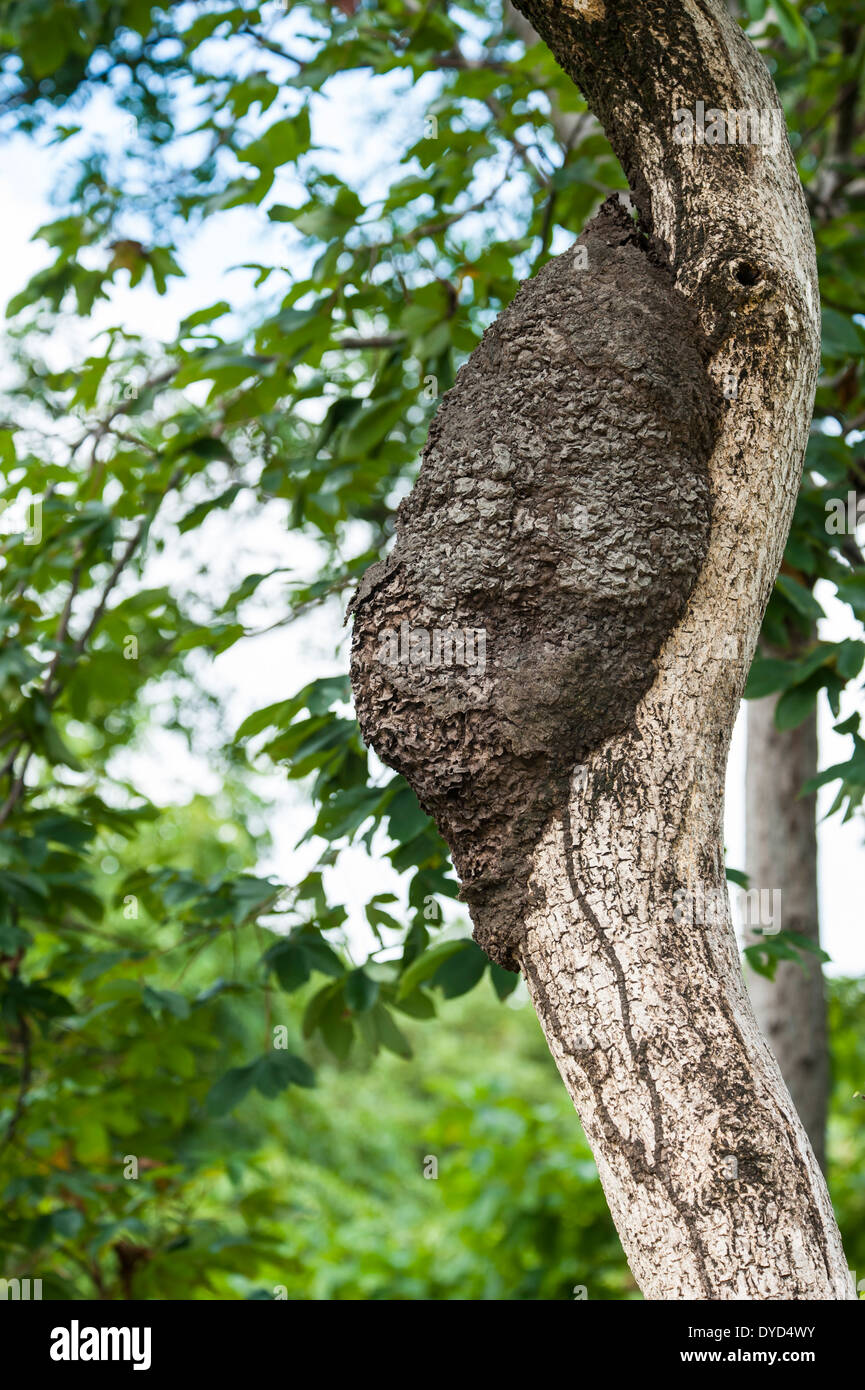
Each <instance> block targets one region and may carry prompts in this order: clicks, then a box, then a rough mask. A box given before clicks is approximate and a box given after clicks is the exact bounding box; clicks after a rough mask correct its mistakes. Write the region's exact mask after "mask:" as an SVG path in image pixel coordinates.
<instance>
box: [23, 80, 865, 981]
mask: <svg viewBox="0 0 865 1390" xmlns="http://www.w3.org/2000/svg"><path fill="white" fill-rule="evenodd" d="M364 85H365V79H364V78H363V76H362V75H351V76H350V77H349V76H348V75H346V77H345V78H343V79H341V80H339V81H338V82H337V83H335V84H333V89H332V90H333V95H332V97H331V100H330V101H329V102H327V103H325V102H319V103H318V104H317V107H316V108H315V110H314V113H313V122H314V126H313V128H314V132H315V136H316V139H317V141H318V142H320V143H323V144H326V145H328V146H329V147H331V149H332V151H333V156H332V157H333V161H334V167H335V168H336V169H338V170H339V172H341V173H343V174H345V173H346V171H347V170H354V171H355V172H356V171H357V170H358V169H359V168H362V167H363V164H364V161H365V160H367V158H368V155H367V153H366V151H368V149H369V142H370V138H371V136H372V134H373V133H374V137H375V142H376V157H377V159H379V160H380V158H381V154H382V141H387V140H388V138H389V133H388V131H387V128H386V123H385V128H384V129H383V128H382V125H381V121H380V120H379V121H378V122H376V119H375V118H376V112H375V110H374V109H371V106H372V104H371V103H370V102H369V99H368V93H367V92H365V90H364ZM413 97H414V105H415V110H414V112H412V111H411V109H409V108H407V106H406V103H405V101H404V100H402V101H401V102H400V103H397V104H396V105H395V106H393V107H392V109H394V110H398V112H399V115H398V120H399V131H398V133H397V132H395V131H394V132H393V133H392V138H393V142H394V147H395V148H396V144H397V143H400V144H401V143H402V141H403V137H404V132H405V122H406V120H409V119H411V118H412V116H413V115H414V116H420V114H421V112H422V94H417V93H414V94H413ZM361 112H365V113H366V114H365V116H363V117H362V116H361V115H360V114H359V113H361ZM379 115H381V113H380V112H379ZM88 119H89V121H92V122H96V121H98V119H99V113H98V112H95V113H91V115H90V116H89V118H88ZM373 123H374V124H373ZM105 128H106V130H110V129H111V127H110V126H106V127H105ZM107 138H111V136H108V137H107ZM61 157H62V156H61V154H60V153H59V152H58V151H57V150H53V151H52V150H47V149H45V148H39V149H37V150H34V145H33V141H32V140H30V139H28V138H25V137H15V138H13V139H11V140H7V141H6V142H5V143H4V144H3V146H2V158H0V206H2V207H3V209H4V212H3V232H2V237H3V256H2V257H0V305H3V306H5V304H6V302H7V300H8V299H9V298H10V297H11V296H12V295H13V294H15V293H17V292H18V291H19V290H20V289H21V287H22V286H23V284H25V283H26V280H27V279H28V278H29V276H30V275H32V274H33V273H34V272H35V271H36V270H38V269H39V268H40V267H41V266H43V265H44V264H46V263H47V261H48V259H49V255H48V252H47V248H46V247H45V246H44V244H42V243H40V242H36V241H33V240H32V238H33V234H34V232H35V230H36V228H37V227H38V226H39V225H40V224H41V223H43V222H46V221H49V220H51V218H52V216H54V215H56V214H55V213H54V212H53V210H52V207H51V204H50V201H49V200H50V193H51V188H52V186H53V184H54V181H55V180H56V178H57V174H58V168H59V161H60V159H61ZM279 197H280V199H281V200H283V201H297V200H296V199H292V198H291V197H290V196H288V197H286V191H285V189H281V190H280V194H279ZM231 219H232V225H231V227H230V229H229V227H228V219H227V218H225V217H224V216H221V217H219V218H215V219H213V221H212V223H205V224H204V226H203V227H202V229H201V230H200V231H199V232H197V233H196V234H195V236H194V239H193V241H192V242H191V243H189V244H187V245H186V247H185V248H184V250H183V251H182V253H181V255H180V257H179V259H180V261H181V264H183V266H184V269H185V270H186V272H187V276H186V278H185V279H182V280H177V279H171V280H169V290H168V293H167V294H166V295H165V296H163V297H161V298H160V297H159V296H157V295H156V293H155V291H153V290H152V289H150V288H149V287H148V286H146V285H141V286H139V287H137V288H136V289H135V290H134V291H130V290H128V289H126V288H125V287H123V286H118V287H117V288H116V290H115V292H114V294H113V296H112V298H111V300H110V301H109V303H107V304H105V305H97V307H96V310H95V312H94V316H93V321H92V327H93V332H94V333H96V332H98V330H99V328H100V327H101V326H103V325H105V324H108V323H112V322H118V321H122V322H124V323H125V324H126V325H127V326H128V327H129V328H131V329H133V330H136V331H138V332H140V333H142V334H145V335H151V334H152V335H153V336H154V337H155V338H157V339H161V338H163V336H165V335H167V334H170V333H171V332H172V326H173V325H174V324H175V323H179V321H180V320H181V319H182V318H183V317H184V315H185V314H188V313H190V312H191V311H192V310H194V309H196V308H200V307H201V306H202V305H203V304H209V303H212V302H214V301H216V300H218V299H223V298H224V299H227V300H228V301H229V302H237V298H238V296H241V295H242V294H244V293H245V290H246V288H247V286H248V283H249V281H248V277H247V276H246V273H245V272H241V271H237V270H232V268H231V267H233V266H235V265H236V263H237V261H238V260H256V259H258V258H259V254H258V253H259V248H260V246H261V237H262V228H261V219H260V216H258V215H256V214H255V213H254V212H252V211H250V210H247V209H237V210H235V212H234V213H232V214H231ZM269 235H270V236H272V237H273V238H278V237H279V232H278V231H277V230H274V231H273V232H272V233H269ZM256 243H257V244H256ZM239 247H240V248H242V254H241V255H238V248H239ZM261 258H262V259H263V258H264V257H261ZM194 538H195V539H194V546H195V547H197V550H193V549H191V548H190V546H189V545H187V547H186V548H185V549H182V550H180V551H177V550H174V551H170V552H166V553H165V554H164V555H163V556H161V557H159V558H158V559H156V560H154V562H153V567H152V573H149V574H148V583H154V584H161V583H172V584H175V585H177V584H181V585H185V586H186V587H188V586H189V584H190V583H194V570H195V568H197V565H198V564H199V563H200V562H201V560H202V558H204V552H206V559H207V563H208V565H209V566H212V567H214V568H215V570H216V572H217V574H218V572H219V565H220V557H223V556H225V557H230V562H227V563H228V568H226V585H228V584H229V583H230V578H229V569H230V571H231V572H232V573H233V572H234V570H235V568H236V569H237V570H240V571H242V573H244V574H245V573H248V572H250V571H251V570H255V571H259V572H260V571H261V570H262V569H263V568H264V567H265V566H264V564H263V563H262V561H263V560H265V557H269V558H270V561H271V563H272V564H273V565H290V566H292V567H293V568H296V569H297V570H299V571H305V570H309V569H310V568H311V567H312V566H313V565H314V562H315V553H316V552H315V547H314V545H313V543H312V542H310V541H306V540H305V539H304V538H303V537H299V536H298V535H297V534H296V533H288V532H287V531H286V528H285V526H284V523H283V513H282V510H281V506H280V505H279V504H275V505H274V506H272V507H270V508H265V509H264V511H262V510H261V509H260V508H256V510H255V511H254V512H252V511H250V513H249V515H248V516H247V517H245V518H240V517H238V515H237V513H236V512H235V511H234V510H232V513H231V515H227V514H225V513H223V512H215V513H212V514H211V516H210V517H209V518H208V520H207V522H206V523H205V525H204V527H202V528H200V529H199V530H197V531H196V532H195V533H194ZM247 560H248V562H247ZM817 597H818V599H819V600H820V602H821V603H822V604H823V607H824V610H825V611H826V614H827V617H826V620H825V622H824V623H823V624H822V625H821V631H820V635H821V637H823V638H824V639H826V640H833V641H835V640H839V639H840V638H841V637H844V636H861V631H857V628H856V624H855V621H854V619H853V617H852V614H851V613H850V612H849V610H848V609H847V608H846V607H845V606H844V605H842V604H840V603H839V602H838V601H837V600H836V599H835V597H834V590H833V588H832V586H831V585H829V584H826V583H821V584H820V585H819V586H818V589H817ZM271 601H273V600H271ZM273 620H274V614H273V613H271V614H270V621H271V622H272V621H273ZM346 641H347V637H346V630H345V629H344V628H343V627H342V610H341V606H340V604H339V603H338V602H333V603H330V604H329V605H327V606H326V607H324V608H323V609H322V610H320V611H318V612H316V613H314V614H311V615H310V616H309V617H307V618H304V619H301V620H299V621H298V622H297V623H295V624H294V625H292V626H291V627H288V628H279V629H277V630H276V631H273V632H271V633H268V634H266V635H263V636H261V637H257V638H254V639H249V638H247V639H245V640H244V641H242V642H241V643H239V644H237V646H236V647H234V648H230V649H229V650H228V651H226V652H224V653H223V654H222V655H220V656H218V657H217V658H216V659H215V660H214V661H213V663H212V665H211V667H210V669H209V671H208V673H207V675H206V677H205V679H206V682H207V685H208V687H209V689H211V690H212V691H214V692H218V693H219V695H220V697H221V698H222V700H223V701H224V703H225V706H226V708H227V711H228V714H229V722H230V724H231V726H232V727H236V726H237V725H238V724H239V723H240V722H241V720H242V719H243V718H245V716H246V715H247V714H250V713H251V712H252V711H253V710H256V709H259V708H261V707H262V706H264V705H267V704H270V703H273V702H275V701H277V700H282V699H285V698H287V697H288V696H289V695H292V694H294V693H295V691H296V690H298V689H299V688H300V686H301V685H302V684H304V683H305V682H306V681H308V680H313V679H315V678H317V677H319V676H325V675H333V674H337V673H338V672H342V671H345V670H346V669H347V664H348V658H347V648H346ZM858 694H859V692H858V691H855V692H853V694H852V695H847V697H846V701H845V705H844V707H843V708H842V716H843V715H844V714H846V713H849V712H851V710H852V708H853V707H854V704H855V701H856V699H857V697H858ZM820 700H821V703H820V747H821V766H828V765H829V764H831V763H834V762H837V761H840V760H842V759H843V758H845V757H847V756H848V741H847V740H846V739H843V738H841V737H840V736H839V735H837V734H835V733H834V732H833V730H832V724H833V723H834V722H835V720H834V718H833V716H832V715H831V714H830V711H829V709H828V705H827V704H826V701H825V697H824V696H821V697H820ZM745 717H746V716H745V708H744V707H743V710H742V712H740V717H739V720H738V722H737V725H736V729H735V732H734V736H733V743H732V748H731V753H730V760H729V766H728V775H727V789H726V803H725V840H726V848H727V860H728V864H729V865H730V866H731V867H733V868H743V867H744V863H745V853H744V836H745V825H744V806H745V798H744V780H745ZM132 770H133V771H134V776H135V779H136V785H138V786H139V787H140V789H141V791H142V792H143V793H144V794H145V795H147V796H149V797H150V798H152V799H153V800H155V801H157V802H167V801H169V800H172V799H181V800H185V799H186V798H187V797H189V796H192V795H194V794H195V793H203V794H205V795H207V794H210V793H213V792H215V791H216V790H217V788H218V779H217V778H216V777H215V775H214V774H213V773H212V772H211V770H210V768H209V767H208V765H207V763H206V761H205V760H203V759H200V758H196V757H194V756H193V755H191V754H190V753H189V752H188V750H187V748H186V746H185V744H184V743H183V741H182V740H181V739H180V737H179V736H178V735H172V734H168V733H167V732H165V731H160V730H158V729H156V728H154V729H152V730H151V733H150V739H149V746H148V747H147V750H146V752H145V753H143V754H139V755H136V758H135V763H134V768H133V769H132ZM261 790H263V791H264V792H265V793H266V794H267V795H269V796H270V797H271V798H272V801H273V811H272V818H271V821H270V830H271V835H272V838H273V847H272V851H271V852H270V854H269V855H268V858H267V860H266V861H265V862H264V863H263V864H262V865H261V866H260V871H261V872H264V873H272V874H273V875H274V876H275V877H277V878H279V879H280V880H281V881H282V882H285V883H292V882H297V881H298V879H299V878H300V877H302V876H303V874H304V873H305V872H306V871H307V870H308V869H309V868H310V867H311V866H312V864H313V863H314V861H315V860H316V858H317V849H316V846H315V845H309V844H308V845H305V846H303V847H302V848H301V849H297V848H296V847H295V846H296V843H297V841H298V839H299V838H300V836H301V835H302V833H303V832H304V831H305V829H306V828H307V825H308V823H309V812H308V809H307V806H306V803H305V801H304V797H303V791H302V788H300V787H298V786H297V785H296V784H295V783H289V782H286V781H285V779H284V778H282V777H281V776H278V775H274V776H273V777H271V778H269V779H267V781H266V783H265V784H264V785H263V787H262V788H261ZM833 796H834V791H833V789H832V788H831V787H829V788H823V789H822V791H821V793H820V799H819V808H818V813H819V816H820V817H821V818H822V817H823V816H824V815H825V813H826V811H827V810H828V808H829V806H830V805H831V802H832V799H833ZM818 839H819V890H820V915H821V926H822V932H823V944H824V948H825V949H826V950H827V951H828V953H829V955H830V956H831V958H832V961H831V964H830V965H829V966H828V967H827V969H828V970H830V971H831V972H832V973H837V974H857V975H858V974H863V973H865V930H863V927H862V912H861V909H860V902H861V899H862V895H863V887H865V843H863V842H865V824H863V820H862V819H861V818H859V817H856V818H854V819H853V820H852V821H851V822H849V823H848V824H847V825H842V824H841V821H840V819H839V817H838V816H834V817H832V818H831V819H829V820H823V819H821V820H820V824H819V827H818ZM328 877H329V884H328V886H329V889H330V895H331V900H332V901H336V902H342V903H344V904H345V905H346V907H347V908H348V910H349V925H350V928H351V940H352V943H353V945H354V947H355V949H356V950H357V954H358V959H362V958H363V955H364V954H365V948H366V946H367V945H368V941H369V938H368V934H367V929H366V927H365V924H364V922H363V918H362V908H363V905H364V904H365V903H366V902H367V901H368V900H369V898H370V896H371V895H372V894H373V893H380V892H388V891H393V892H396V893H397V894H398V895H399V896H400V897H401V898H402V897H404V892H405V885H404V884H403V883H402V881H401V880H400V879H399V877H398V876H397V875H396V874H395V873H394V872H393V871H392V869H391V867H390V865H389V864H388V863H387V862H386V861H382V860H377V859H376V858H375V857H372V856H369V855H367V853H366V852H365V850H364V849H362V848H359V849H351V848H350V849H348V850H347V851H345V852H343V853H342V854H341V855H340V858H339V862H338V864H337V866H335V867H334V868H333V869H331V870H328ZM772 886H775V885H772ZM777 886H778V887H780V888H781V889H782V890H783V885H777ZM733 898H734V916H735V912H736V903H735V894H734V895H733Z"/></svg>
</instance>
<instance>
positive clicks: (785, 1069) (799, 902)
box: [745, 696, 829, 1171]
mask: <svg viewBox="0 0 865 1390" xmlns="http://www.w3.org/2000/svg"><path fill="white" fill-rule="evenodd" d="M777 702H778V700H777V696H770V697H769V698H768V699H765V700H754V701H752V702H751V703H750V704H749V705H748V753H747V770H746V796H745V820H746V855H745V871H746V873H747V875H748V880H749V884H750V886H751V888H752V889H753V888H761V887H766V888H772V889H774V888H780V889H781V892H782V912H783V918H782V927H783V930H784V931H792V932H798V933H800V934H801V935H802V936H806V937H808V939H809V940H810V941H813V942H814V944H815V946H819V944H820V920H819V909H818V902H817V825H816V818H817V797H816V795H811V796H800V795H799V793H800V792H801V790H802V787H803V786H804V785H805V783H806V782H807V781H808V780H809V779H810V778H812V777H814V776H815V775H816V772H817V715H816V711H815V712H814V713H813V714H811V715H809V717H808V718H807V719H806V720H805V721H804V723H802V724H800V725H799V727H798V728H796V729H787V730H779V729H776V728H775V706H776V705H777ZM760 939H761V937H760V934H759V932H756V931H754V930H753V929H748V930H747V931H746V942H747V944H749V945H753V944H756V943H759V941H760ZM745 977H746V980H747V984H748V993H749V995H750V997H751V1003H752V1004H753V1006H754V1012H755V1013H756V1015H757V1022H758V1023H759V1025H760V1028H761V1030H762V1033H763V1036H764V1037H765V1038H766V1039H767V1041H768V1043H769V1046H770V1047H771V1049H772V1051H773V1053H774V1054H775V1057H776V1059H777V1062H778V1065H779V1067H780V1068H781V1075H782V1076H783V1077H784V1080H785V1081H786V1083H787V1087H788V1089H789V1091H790V1095H791V1096H792V1098H793V1103H794V1105H795V1106H796V1110H797V1111H798V1114H799V1118H800V1119H801V1121H802V1123H803V1125H804V1126H805V1130H806V1132H807V1134H808V1138H809V1139H810V1141H811V1147H812V1148H813V1150H814V1153H815V1156H816V1158H817V1161H818V1163H819V1164H820V1167H821V1168H823V1169H824V1171H825V1168H826V1110H827V1103H828V1093H829V1056H828V1048H827V1037H826V992H825V987H824V981H823V968H822V966H821V963H820V960H819V958H817V957H816V956H812V955H810V954H808V953H803V954H802V957H801V964H799V963H798V962H795V961H785V960H782V961H779V963H778V965H777V967H776V970H775V975H774V978H773V979H772V980H769V979H767V978H766V976H765V975H760V974H758V973H757V972H756V971H754V970H746V972H745Z"/></svg>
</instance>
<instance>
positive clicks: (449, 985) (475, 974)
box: [432, 941, 488, 999]
mask: <svg viewBox="0 0 865 1390" xmlns="http://www.w3.org/2000/svg"><path fill="white" fill-rule="evenodd" d="M487 964H488V959H487V957H486V956H485V955H484V953H483V951H482V950H481V948H480V946H478V945H477V944H476V943H475V942H474V941H464V942H462V945H461V949H460V950H459V951H455V952H454V953H453V955H451V956H449V957H448V959H447V960H445V961H443V962H442V964H441V965H440V966H439V967H438V969H437V970H436V973H435V974H434V975H433V978H432V984H433V987H434V988H438V989H440V990H441V991H442V994H443V995H444V997H445V999H455V998H457V996H458V995H460V994H468V992H469V990H470V989H474V987H475V985H476V984H477V982H478V980H479V979H480V978H481V976H482V975H483V973H484V970H485V969H486V967H487Z"/></svg>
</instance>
